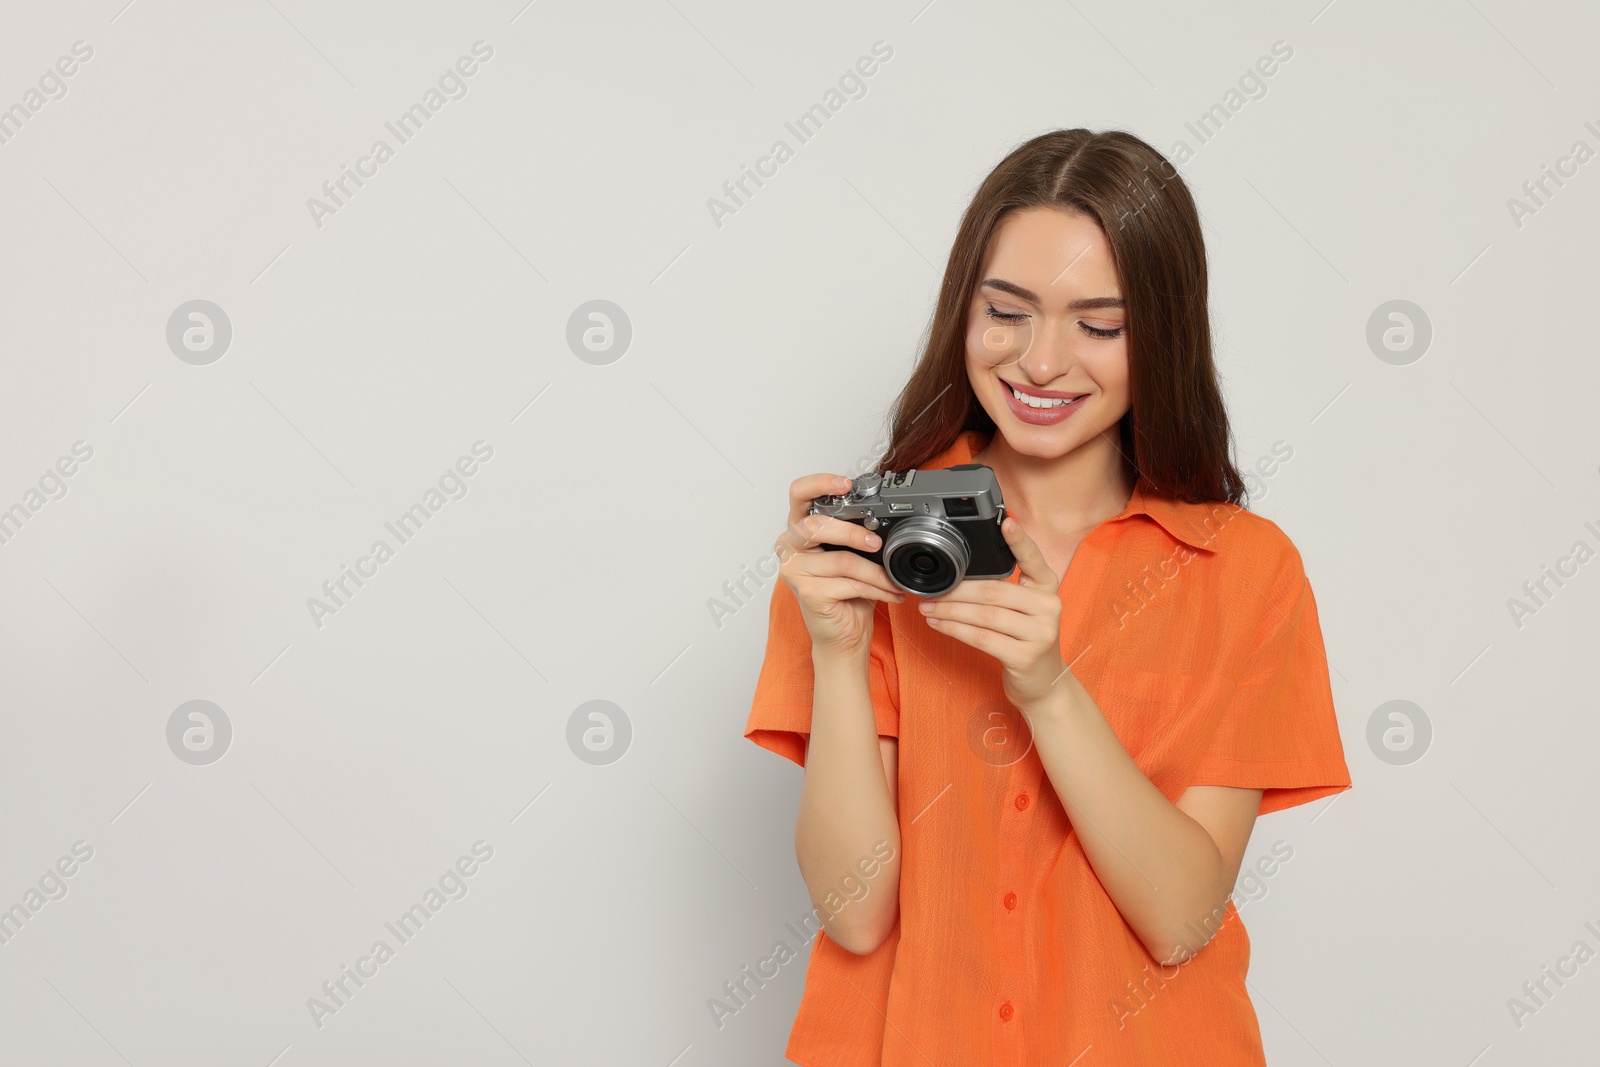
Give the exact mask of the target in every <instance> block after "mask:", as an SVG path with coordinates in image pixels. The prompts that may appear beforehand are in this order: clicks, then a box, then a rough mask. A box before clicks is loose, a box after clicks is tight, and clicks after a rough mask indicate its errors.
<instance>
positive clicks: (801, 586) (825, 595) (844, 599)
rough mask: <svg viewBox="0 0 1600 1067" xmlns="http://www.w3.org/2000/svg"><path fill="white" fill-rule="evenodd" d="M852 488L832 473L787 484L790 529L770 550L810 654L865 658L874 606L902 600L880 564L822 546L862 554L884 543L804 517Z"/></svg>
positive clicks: (822, 518) (837, 522) (834, 522)
mask: <svg viewBox="0 0 1600 1067" xmlns="http://www.w3.org/2000/svg"><path fill="white" fill-rule="evenodd" d="M850 485H851V482H850V479H849V478H845V477H842V476H840V475H835V474H808V475H806V476H805V477H804V478H796V479H795V480H794V481H793V482H792V483H791V484H790V486H789V526H788V528H787V529H785V530H784V531H783V533H782V535H780V536H779V538H778V540H777V543H776V544H775V545H774V546H773V547H774V550H775V551H776V552H777V554H778V559H779V560H781V561H782V562H781V563H780V565H779V568H778V573H779V574H780V575H782V577H783V580H784V581H785V582H787V583H788V585H789V588H790V589H792V590H794V595H795V599H796V600H798V601H799V602H800V614H801V615H802V616H803V617H804V619H805V623H806V629H807V630H809V631H810V632H811V646H812V650H813V651H814V652H815V651H826V652H837V653H841V654H846V655H854V654H860V655H865V654H866V652H867V649H868V648H869V647H870V646H871V643H872V613H873V611H874V604H875V602H876V601H880V600H881V601H885V602H887V603H890V604H898V603H900V602H901V601H903V600H905V594H904V593H903V592H901V591H900V589H899V587H898V586H896V585H894V583H892V582H890V581H889V576H888V574H886V573H885V572H884V569H883V568H882V567H881V566H879V565H878V564H876V563H874V562H872V561H871V560H869V559H867V558H865V557H864V556H858V555H856V554H855V553H854V552H837V551H833V552H830V551H828V550H827V549H824V548H823V547H822V546H823V545H824V544H831V545H847V546H849V547H850V548H856V549H861V550H862V551H866V552H876V551H877V550H878V549H880V548H881V547H883V539H882V538H880V537H879V536H878V535H877V534H875V533H872V532H871V531H870V530H868V529H867V528H866V527H864V526H862V525H861V524H859V523H854V522H845V521H844V520H843V519H835V518H831V517H829V516H827V515H809V514H807V512H808V511H809V509H810V507H811V502H812V500H813V499H815V498H816V497H819V496H824V495H827V494H829V493H845V492H848V491H849V489H850Z"/></svg>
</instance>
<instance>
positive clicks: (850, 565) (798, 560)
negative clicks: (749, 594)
mask: <svg viewBox="0 0 1600 1067" xmlns="http://www.w3.org/2000/svg"><path fill="white" fill-rule="evenodd" d="M788 573H789V574H791V575H792V576H793V577H794V578H795V579H796V580H798V579H800V578H807V577H816V578H853V579H855V580H856V581H858V582H865V583H867V584H868V585H874V586H877V587H878V588H879V589H883V590H885V591H887V592H890V593H903V592H905V590H903V589H901V588H900V587H899V586H897V585H895V584H894V582H893V581H891V580H890V578H889V575H888V574H887V573H886V572H885V571H884V569H883V568H882V567H880V566H878V565H877V564H876V563H874V562H872V561H871V560H870V559H867V558H866V557H865V556H858V555H856V554H855V553H854V552H805V553H801V554H799V555H797V556H795V559H794V563H793V564H792V565H791V566H790V567H789V571H788Z"/></svg>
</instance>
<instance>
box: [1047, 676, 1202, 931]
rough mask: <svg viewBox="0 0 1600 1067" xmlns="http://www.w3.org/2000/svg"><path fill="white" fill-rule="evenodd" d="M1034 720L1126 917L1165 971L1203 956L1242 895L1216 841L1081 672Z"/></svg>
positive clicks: (1057, 781) (1067, 804)
mask: <svg viewBox="0 0 1600 1067" xmlns="http://www.w3.org/2000/svg"><path fill="white" fill-rule="evenodd" d="M1027 718H1028V723H1029V728H1030V729H1031V730H1032V732H1033V743H1034V744H1035V745H1036V746H1038V749H1039V759H1040V762H1041V763H1043V764H1044V768H1045V774H1046V775H1047V776H1048V777H1049V779H1050V784H1051V785H1052V786H1053V787H1054V788H1055V791H1056V795H1057V796H1058V797H1060V799H1061V803H1062V806H1063V807H1064V808H1065V809H1066V813H1067V818H1068V819H1070V820H1071V821H1072V825H1073V826H1074V828H1076V829H1077V831H1078V837H1079V840H1080V841H1081V842H1082V844H1083V850H1084V853H1085V854H1086V855H1087V856H1088V858H1089V863H1090V866H1092V867H1093V868H1094V871H1095V874H1096V875H1097V876H1098V877H1099V879H1100V883H1101V884H1102V885H1103V886H1105V889H1106V893H1107V894H1108V895H1109V896H1110V897H1111V900H1112V902H1113V903H1114V904H1116V906H1117V910H1118V911H1119V912H1121V913H1122V917H1123V918H1124V919H1126V920H1127V922H1128V925H1129V926H1130V927H1132V928H1133V931H1134V933H1135V934H1137V935H1138V936H1139V939H1140V941H1142V942H1143V943H1144V946H1145V948H1146V949H1147V950H1148V951H1149V952H1150V954H1151V955H1152V956H1154V957H1155V958H1156V959H1157V960H1159V961H1161V962H1181V961H1182V960H1183V959H1185V958H1187V957H1188V956H1190V955H1193V954H1194V953H1195V952H1198V951H1199V950H1200V949H1201V947H1202V946H1203V945H1204V944H1205V942H1206V940H1207V939H1208V938H1209V936H1210V933H1211V932H1214V931H1215V929H1216V925H1217V916H1216V914H1215V913H1216V910H1217V907H1218V904H1219V902H1220V901H1222V900H1224V899H1226V897H1227V895H1228V893H1229V891H1230V890H1231V889H1232V886H1230V885H1224V884H1222V883H1223V881H1224V879H1225V878H1226V874H1225V870H1224V862H1223V858H1222V853H1221V852H1220V851H1219V850H1218V848H1217V844H1216V842H1215V841H1214V840H1212V838H1211V835H1210V834H1209V833H1208V832H1207V831H1206V829H1205V827H1203V826H1201V825H1200V824H1199V823H1198V822H1196V821H1195V820H1194V819H1191V818H1190V817H1189V816H1188V815H1186V814H1184V812H1182V811H1180V810H1179V809H1178V807H1177V806H1176V805H1175V804H1173V803H1172V802H1171V801H1169V800H1168V799H1167V798H1166V796H1165V795H1163V794H1162V792H1161V790H1159V789H1157V788H1156V786H1155V784H1154V783H1153V782H1151V781H1150V779H1149V778H1147V777H1146V776H1145V773H1144V771H1142V770H1140V769H1139V765H1138V764H1137V763H1135V762H1134V761H1133V757H1131V756H1130V755H1128V751H1127V749H1125V748H1123V747H1122V742H1121V740H1120V739H1118V737H1117V735H1116V732H1115V731H1114V730H1112V728H1111V724H1110V723H1109V722H1107V721H1106V717H1105V715H1104V714H1102V713H1101V711H1100V708H1099V706H1098V705H1097V704H1095V702H1094V698H1093V697H1092V696H1091V695H1090V694H1089V691H1088V690H1086V689H1085V688H1084V687H1083V685H1082V683H1080V682H1079V681H1078V679H1077V678H1075V677H1074V676H1073V675H1072V674H1071V672H1068V673H1067V674H1066V675H1064V676H1063V677H1062V678H1061V679H1060V681H1059V682H1057V684H1056V685H1055V686H1053V687H1052V692H1051V695H1050V696H1049V697H1048V698H1047V699H1046V701H1045V702H1044V703H1043V704H1041V705H1040V706H1038V707H1036V708H1033V709H1030V710H1029V712H1028V716H1027ZM1208 920H1209V923H1208Z"/></svg>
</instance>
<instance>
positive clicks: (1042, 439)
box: [967, 207, 1130, 459]
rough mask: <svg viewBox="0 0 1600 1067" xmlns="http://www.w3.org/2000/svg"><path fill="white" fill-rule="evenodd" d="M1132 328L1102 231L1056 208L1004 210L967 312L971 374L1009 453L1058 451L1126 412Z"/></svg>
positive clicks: (1045, 455) (1110, 426)
mask: <svg viewBox="0 0 1600 1067" xmlns="http://www.w3.org/2000/svg"><path fill="white" fill-rule="evenodd" d="M1127 334H1128V331H1127V315H1126V313H1125V312H1124V309H1123V304H1122V288H1121V286H1120V285H1119V284H1118V282H1117V270H1116V265H1115V262H1114V261H1113V259H1112V255H1111V245H1110V243H1109V242H1108V241H1107V240H1106V235H1105V231H1103V230H1102V229H1101V228H1100V226H1099V224H1098V223H1096V222H1095V221H1094V220H1093V219H1092V218H1090V217H1089V216H1087V215H1082V214H1078V213H1074V212H1067V211H1063V210H1061V209H1059V208H1053V207H1036V208H1028V209H1025V210H1022V211H1017V212H1013V213H1012V214H1010V215H1008V216H1006V218H1005V219H1003V220H1002V221H1001V223H1000V225H999V226H998V227H996V229H995V233H994V237H993V239H992V240H991V241H990V242H989V249H988V253H987V255H986V256H985V257H984V263H983V269H982V271H981V272H980V273H979V281H978V288H977V290H976V291H975V292H974V293H973V294H972V301H971V303H970V305H969V306H968V309H967V380H968V381H970V382H971V383H972V391H973V392H974V393H975V394H976V395H977V397H978V402H979V403H980V404H982V405H983V409H984V410H985V411H987V412H988V413H989V417H990V418H991V419H993V420H994V423H995V426H996V427H997V428H998V429H999V432H1000V433H1001V434H1002V435H1003V436H1004V438H1005V441H1006V443H1007V444H1008V445H1010V446H1011V447H1012V448H1013V449H1014V450H1015V451H1017V452H1019V453H1021V454H1023V455H1026V456H1036V457H1038V458H1040V459H1055V458H1057V457H1059V456H1064V455H1066V454H1067V453H1069V452H1071V451H1072V450H1073V449H1076V448H1078V447H1080V446H1081V445H1083V444H1085V443H1086V442H1090V441H1093V440H1095V439H1096V437H1098V436H1099V435H1100V434H1101V433H1103V432H1105V431H1107V430H1114V429H1115V427H1116V425H1117V421H1118V420H1119V419H1121V418H1122V416H1123V415H1124V414H1125V413H1126V412H1127V411H1128V407H1129V404H1130V395H1129V391H1128V336H1127Z"/></svg>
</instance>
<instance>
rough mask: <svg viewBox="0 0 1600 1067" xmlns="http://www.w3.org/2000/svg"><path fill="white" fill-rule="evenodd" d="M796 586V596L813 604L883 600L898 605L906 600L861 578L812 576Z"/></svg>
mask: <svg viewBox="0 0 1600 1067" xmlns="http://www.w3.org/2000/svg"><path fill="white" fill-rule="evenodd" d="M796 584H797V589H796V591H795V595H796V596H797V597H802V598H803V599H806V600H810V601H811V602H812V603H818V602H820V601H823V600H838V601H845V600H881V601H883V602H884V603H885V604H898V603H900V602H901V601H903V600H905V598H906V597H905V594H904V593H902V592H900V590H898V589H881V588H879V587H878V586H876V585H873V584H872V583H871V582H867V581H863V580H862V579H860V578H847V577H830V576H819V575H811V576H808V577H806V578H802V579H800V580H799V581H798V582H797V583H796Z"/></svg>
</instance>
